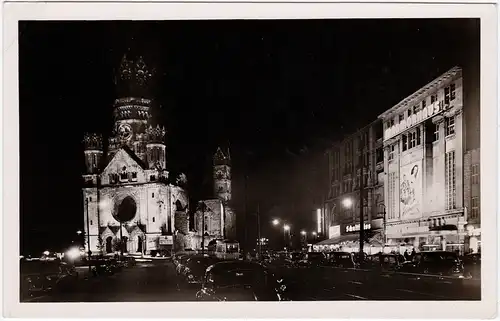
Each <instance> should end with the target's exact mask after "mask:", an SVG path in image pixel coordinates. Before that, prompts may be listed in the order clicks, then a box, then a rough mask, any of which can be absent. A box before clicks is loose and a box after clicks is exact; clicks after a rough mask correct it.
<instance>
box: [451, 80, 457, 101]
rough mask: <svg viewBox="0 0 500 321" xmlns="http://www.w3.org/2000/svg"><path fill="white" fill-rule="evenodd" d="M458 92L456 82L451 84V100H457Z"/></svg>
mask: <svg viewBox="0 0 500 321" xmlns="http://www.w3.org/2000/svg"><path fill="white" fill-rule="evenodd" d="M455 97H456V94H455V84H451V85H450V100H451V101H453V100H455Z"/></svg>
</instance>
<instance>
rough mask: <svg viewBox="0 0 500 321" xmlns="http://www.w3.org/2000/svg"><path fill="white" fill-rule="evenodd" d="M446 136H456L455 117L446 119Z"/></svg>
mask: <svg viewBox="0 0 500 321" xmlns="http://www.w3.org/2000/svg"><path fill="white" fill-rule="evenodd" d="M445 126H446V136H450V135H453V134H455V116H452V117H448V118H446V119H445Z"/></svg>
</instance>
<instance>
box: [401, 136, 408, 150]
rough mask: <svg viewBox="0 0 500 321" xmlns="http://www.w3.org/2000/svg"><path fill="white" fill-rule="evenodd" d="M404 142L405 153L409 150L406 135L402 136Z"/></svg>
mask: <svg viewBox="0 0 500 321" xmlns="http://www.w3.org/2000/svg"><path fill="white" fill-rule="evenodd" d="M401 138H402V139H401V140H402V142H403V152H404V151H405V150H407V149H408V137H407V136H406V135H402V137H401Z"/></svg>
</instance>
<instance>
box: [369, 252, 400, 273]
mask: <svg viewBox="0 0 500 321" xmlns="http://www.w3.org/2000/svg"><path fill="white" fill-rule="evenodd" d="M367 258H368V261H370V268H372V269H374V270H381V271H397V270H399V269H400V268H401V266H402V265H403V263H404V262H405V260H404V257H403V256H402V255H399V254H375V255H370V256H368V257H367Z"/></svg>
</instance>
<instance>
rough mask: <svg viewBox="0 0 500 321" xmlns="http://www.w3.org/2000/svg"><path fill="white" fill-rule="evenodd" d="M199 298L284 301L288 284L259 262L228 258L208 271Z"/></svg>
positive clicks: (197, 296) (205, 299) (198, 294)
mask: <svg viewBox="0 0 500 321" xmlns="http://www.w3.org/2000/svg"><path fill="white" fill-rule="evenodd" d="M196 298H197V300H200V301H285V300H287V299H286V285H285V284H283V280H282V279H276V278H275V276H274V275H273V274H272V273H271V272H270V271H269V270H268V269H266V268H265V267H263V266H262V265H261V264H259V263H255V262H249V261H225V262H219V263H216V264H214V265H211V266H209V267H208V268H207V270H206V271H205V276H204V278H203V283H202V287H201V289H200V290H199V291H198V292H197V293H196Z"/></svg>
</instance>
